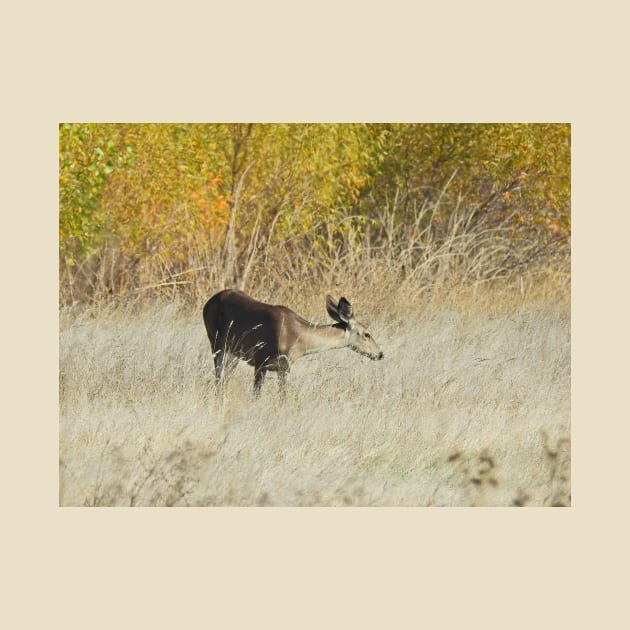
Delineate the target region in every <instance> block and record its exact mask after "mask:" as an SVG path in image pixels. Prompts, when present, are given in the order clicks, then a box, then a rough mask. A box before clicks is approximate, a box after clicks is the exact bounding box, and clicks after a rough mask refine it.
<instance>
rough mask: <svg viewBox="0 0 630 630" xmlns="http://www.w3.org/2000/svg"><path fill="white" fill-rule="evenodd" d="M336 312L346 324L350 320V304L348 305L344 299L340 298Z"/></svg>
mask: <svg viewBox="0 0 630 630" xmlns="http://www.w3.org/2000/svg"><path fill="white" fill-rule="evenodd" d="M337 312H338V313H339V317H341V319H342V320H343V321H344V322H346V324H347V323H348V322H349V321H350V320H351V319H352V304H350V302H348V300H346V298H345V297H342V298H341V299H340V300H339V304H338V306H337Z"/></svg>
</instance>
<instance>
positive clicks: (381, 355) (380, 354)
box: [376, 352, 385, 361]
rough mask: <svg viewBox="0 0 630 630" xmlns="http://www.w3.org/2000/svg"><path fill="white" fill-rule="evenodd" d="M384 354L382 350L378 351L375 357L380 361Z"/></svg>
mask: <svg viewBox="0 0 630 630" xmlns="http://www.w3.org/2000/svg"><path fill="white" fill-rule="evenodd" d="M384 356H385V355H384V354H383V353H382V352H379V353H378V355H377V356H376V358H377V359H378V360H379V361H380V360H381V359H382V358H383V357H384Z"/></svg>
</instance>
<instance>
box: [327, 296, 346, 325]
mask: <svg viewBox="0 0 630 630" xmlns="http://www.w3.org/2000/svg"><path fill="white" fill-rule="evenodd" d="M326 310H327V311H328V314H329V315H330V316H331V317H332V318H333V319H334V320H335V321H336V322H339V323H342V322H343V320H342V319H341V317H339V311H338V310H337V302H336V301H335V299H334V298H333V297H332V296H331V295H327V296H326Z"/></svg>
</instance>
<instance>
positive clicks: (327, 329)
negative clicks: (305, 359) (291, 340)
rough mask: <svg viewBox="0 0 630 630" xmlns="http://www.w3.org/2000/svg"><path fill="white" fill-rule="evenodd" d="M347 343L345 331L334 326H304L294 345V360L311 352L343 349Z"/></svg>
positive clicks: (347, 336) (347, 337)
mask: <svg viewBox="0 0 630 630" xmlns="http://www.w3.org/2000/svg"><path fill="white" fill-rule="evenodd" d="M348 343H349V335H348V332H347V331H346V330H343V329H341V328H335V327H334V326H304V327H303V328H302V329H301V330H300V336H299V339H298V341H297V343H296V344H295V351H296V352H295V355H296V356H295V358H296V359H297V358H299V357H301V356H303V355H305V354H312V353H313V352H323V351H324V350H334V349H335V348H345V347H346V346H347V345H348Z"/></svg>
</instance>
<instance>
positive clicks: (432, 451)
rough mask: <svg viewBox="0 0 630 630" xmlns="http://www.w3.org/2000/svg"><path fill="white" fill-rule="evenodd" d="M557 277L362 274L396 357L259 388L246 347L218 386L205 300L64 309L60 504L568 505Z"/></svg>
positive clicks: (330, 360)
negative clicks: (440, 288)
mask: <svg viewBox="0 0 630 630" xmlns="http://www.w3.org/2000/svg"><path fill="white" fill-rule="evenodd" d="M554 282H555V284H554ZM554 282H550V283H548V285H547V286H546V287H543V286H541V283H537V282H536V281H534V280H525V281H524V282H523V284H521V282H520V280H519V279H518V278H515V279H514V281H510V282H507V283H505V284H504V285H503V287H502V288H501V289H498V288H497V287H488V286H485V285H484V284H481V285H478V286H476V287H474V289H475V290H474V291H473V290H472V288H471V290H470V291H468V292H462V291H456V292H454V293H453V292H451V293H447V292H446V291H444V292H443V293H442V294H440V296H441V297H438V294H437V293H435V294H434V295H433V296H432V298H431V299H428V298H427V299H424V300H423V299H419V298H418V297H417V296H416V297H415V298H414V297H413V293H412V294H411V296H408V297H407V299H405V300H402V299H401V300H399V301H398V302H396V301H395V300H394V301H392V298H391V295H392V292H393V293H394V294H395V295H398V296H402V295H403V294H402V292H401V290H400V288H398V289H397V291H393V288H390V287H388V286H386V285H381V286H379V287H377V288H365V289H363V290H362V291H356V292H353V291H350V290H349V291H347V292H345V294H346V296H347V297H348V298H349V299H351V301H352V302H353V304H354V306H355V309H356V312H357V315H358V317H359V318H360V319H364V320H368V321H369V322H370V325H371V329H372V331H373V333H374V335H375V337H376V339H377V341H378V342H379V344H380V345H381V347H382V348H383V350H384V352H385V360H383V361H380V362H371V361H369V360H368V359H364V358H362V357H360V356H358V355H356V354H354V353H352V352H351V351H349V350H336V351H331V352H328V353H322V354H318V355H313V356H311V357H308V358H305V359H303V360H301V361H300V362H298V363H296V364H295V366H294V368H293V370H292V373H291V377H290V388H289V393H288V397H287V399H286V400H285V401H282V400H280V398H279V397H278V395H277V387H276V383H275V382H274V381H275V379H274V378H273V377H271V378H269V379H267V382H266V383H265V386H264V387H263V391H262V395H261V397H260V399H258V400H256V399H254V398H253V397H252V395H251V389H252V380H253V374H252V370H251V368H249V367H247V366H245V365H244V364H240V365H239V367H238V368H237V370H236V372H235V373H234V375H233V377H232V379H231V380H230V382H229V383H228V386H227V391H226V395H225V397H224V398H223V399H219V398H217V397H216V395H215V390H214V384H213V377H212V374H213V370H212V358H211V354H210V345H209V343H208V340H207V338H206V337H205V331H204V328H203V323H202V319H201V313H200V310H199V309H198V308H197V307H192V306H191V305H190V302H187V301H178V300H175V301H172V302H170V303H169V302H162V303H159V302H155V303H154V304H153V305H145V306H144V307H140V306H138V305H137V304H136V305H135V306H129V307H128V308H123V307H122V306H120V305H118V306H117V307H116V306H114V307H111V306H110V307H108V308H103V309H101V310H100V312H99V313H97V314H95V313H94V312H93V311H77V310H76V309H74V310H73V309H64V310H63V311H62V314H61V331H60V410H61V413H60V434H59V435H60V438H59V439H60V443H59V456H60V487H59V493H60V494H59V501H60V504H61V505H75V506H76V505H81V506H82V505H125V506H140V505H147V506H148V505H175V506H188V505H191V506H192V505H202V506H212V505H247V506H255V505H276V506H306V505H355V506H403V505H404V506H429V505H434V506H441V505H449V506H455V505H463V506H473V505H502V506H509V505H526V506H530V505H532V506H551V505H569V504H570V492H571V490H570V325H569V322H570V310H569V303H568V300H567V299H566V295H567V292H568V288H567V287H566V286H564V287H563V291H562V292H559V291H557V287H556V286H555V285H558V286H561V285H562V283H561V282H560V281H559V280H557V279H556V280H554ZM330 288H331V289H334V286H333V287H330ZM346 288H347V287H346ZM344 291H345V290H344ZM379 292H380V294H382V299H381V300H380V301H379V300H378V299H376V297H377V295H378V293H379ZM298 293H299V292H298V290H297V288H296V289H295V293H294V294H293V295H294V297H295V299H287V300H286V303H287V305H288V306H290V307H295V308H298V306H299V308H298V310H299V312H300V314H303V315H306V316H307V317H309V318H311V319H312V320H314V321H319V322H324V321H326V315H325V310H324V300H323V295H318V296H317V297H316V298H311V297H309V295H310V294H309V293H308V292H307V293H306V294H299V295H298ZM337 294H339V293H338V292H337Z"/></svg>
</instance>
